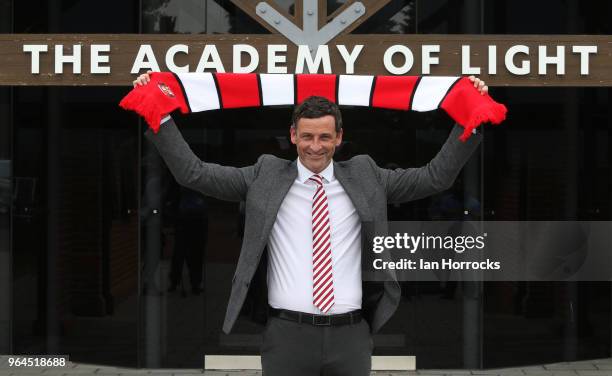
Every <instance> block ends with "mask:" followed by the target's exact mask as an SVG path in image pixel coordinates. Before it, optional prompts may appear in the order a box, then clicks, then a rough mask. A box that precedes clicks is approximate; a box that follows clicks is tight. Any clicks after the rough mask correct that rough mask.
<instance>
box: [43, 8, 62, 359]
mask: <svg viewBox="0 0 612 376" xmlns="http://www.w3.org/2000/svg"><path fill="white" fill-rule="evenodd" d="M47 17H48V18H47V20H48V23H49V32H50V33H59V32H60V31H61V30H60V17H61V1H59V0H50V1H49V2H48V16H47ZM60 94H61V89H60V88H57V87H49V88H47V129H46V131H47V177H46V181H47V251H46V260H45V261H46V262H45V264H44V265H46V273H45V274H46V275H45V277H46V288H45V289H46V301H45V308H46V322H45V327H46V340H47V349H46V353H47V354H58V353H59V352H60V349H59V335H60V333H59V315H58V308H59V283H58V282H59V281H58V278H59V275H58V260H59V251H60V249H59V230H60V225H59V220H60V208H61V202H60V199H61V187H60V184H61V177H60V175H61V171H62V170H61V164H60V151H61V150H62V149H61V146H60V141H61V124H62V123H61V103H60Z"/></svg>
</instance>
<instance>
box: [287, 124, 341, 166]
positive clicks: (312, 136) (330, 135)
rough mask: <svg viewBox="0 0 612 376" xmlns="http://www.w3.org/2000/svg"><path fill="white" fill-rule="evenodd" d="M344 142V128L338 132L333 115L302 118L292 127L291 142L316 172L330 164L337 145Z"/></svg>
mask: <svg viewBox="0 0 612 376" xmlns="http://www.w3.org/2000/svg"><path fill="white" fill-rule="evenodd" d="M341 142H342V129H341V130H340V132H336V121H335V119H334V117H333V116H332V115H325V116H323V117H320V118H316V119H305V118H301V119H299V120H298V122H297V124H296V125H295V127H291V143H293V144H295V146H296V148H297V153H298V156H299V158H300V161H301V162H302V164H303V165H304V166H305V167H306V168H308V169H309V170H310V171H312V172H314V173H319V172H321V171H323V170H324V169H325V168H326V167H327V165H329V163H330V161H331V159H332V157H333V156H334V152H335V151H336V146H338V145H340V143H341Z"/></svg>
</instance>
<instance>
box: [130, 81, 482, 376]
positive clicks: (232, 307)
mask: <svg viewBox="0 0 612 376" xmlns="http://www.w3.org/2000/svg"><path fill="white" fill-rule="evenodd" d="M471 79H472V81H473V82H474V86H475V87H477V88H478V89H479V90H480V91H481V93H485V92H486V91H487V87H486V86H485V85H484V82H482V81H481V80H479V79H477V78H474V77H471ZM148 82H149V77H148V74H144V75H141V76H140V77H139V78H138V79H137V80H135V81H134V86H136V85H144V84H146V83H148ZM292 120H293V123H292V126H291V128H290V136H291V142H292V143H293V144H294V145H296V149H297V154H298V158H297V159H296V160H295V161H288V160H283V159H279V158H277V157H274V156H272V155H262V156H261V157H260V158H259V159H258V160H257V162H256V163H255V164H254V165H252V166H248V167H243V168H235V167H228V166H220V165H218V164H213V163H206V162H203V161H201V160H199V159H198V158H197V157H196V156H195V155H194V154H193V153H192V151H191V150H190V148H189V146H188V145H187V143H186V142H185V140H184V139H183V137H182V136H181V134H180V132H179V131H178V128H177V127H176V125H175V123H174V121H173V120H172V119H171V118H170V117H166V118H165V119H164V120H162V125H161V127H160V130H159V133H157V134H154V133H153V132H152V131H151V130H147V132H146V137H147V138H148V139H149V140H150V141H151V142H153V144H155V146H156V148H157V149H158V151H159V152H160V154H161V155H162V157H163V159H164V160H165V161H166V164H167V165H168V167H169V169H170V171H171V172H172V174H173V175H174V177H175V178H176V180H177V182H178V183H179V184H182V185H184V186H186V187H188V188H191V189H194V190H197V191H200V192H202V193H204V194H206V195H210V196H212V197H216V198H218V199H222V200H230V201H245V202H246V204H245V205H246V209H245V231H244V238H243V243H242V249H241V252H240V258H239V260H238V265H237V268H236V273H235V275H234V278H233V279H232V292H231V296H230V299H229V303H228V307H227V313H226V317H225V322H224V325H223V330H224V332H226V333H229V331H230V330H231V328H232V326H233V325H234V322H235V321H236V318H237V316H238V314H239V313H240V311H241V309H242V308H243V305H245V300H246V297H247V293H249V292H250V293H254V290H255V288H254V285H255V284H257V282H258V278H257V276H261V275H262V273H264V274H263V275H264V277H265V281H264V285H265V286H264V289H263V290H264V292H265V294H263V295H262V294H259V295H257V294H255V295H256V296H258V297H256V298H255V299H256V300H264V301H265V303H266V310H265V318H267V323H266V328H265V330H264V332H263V344H262V348H261V356H262V367H263V371H264V374H265V375H272V376H274V375H319V374H322V375H369V373H370V369H371V354H372V348H373V342H372V334H373V333H375V332H377V331H378V330H379V329H380V328H381V327H382V326H383V324H384V323H385V322H386V321H387V320H388V319H389V318H390V317H391V316H392V314H393V313H394V311H395V310H396V308H397V306H398V304H399V299H400V288H399V284H398V283H397V281H396V280H388V281H381V282H365V281H363V280H362V275H361V265H362V257H363V253H362V251H361V223H362V222H364V221H386V220H387V203H400V202H406V201H411V200H416V199H420V198H423V197H426V196H429V195H432V194H434V193H437V192H440V191H443V190H445V189H447V188H449V187H450V186H451V185H452V183H453V181H454V180H455V178H456V176H457V175H458V174H459V171H460V170H461V168H462V167H463V165H464V164H465V163H466V162H467V160H468V159H469V157H470V155H471V154H472V152H473V151H474V150H475V149H476V147H477V146H478V144H479V143H480V139H481V135H479V134H475V135H473V136H472V137H470V138H469V139H468V141H467V142H465V143H463V142H461V141H459V135H460V134H461V133H462V128H460V127H459V126H457V125H455V127H454V128H453V130H452V131H451V134H450V136H449V138H448V140H447V141H446V143H445V144H444V145H443V146H442V149H441V150H440V152H439V153H438V154H437V155H436V157H434V159H433V160H432V161H431V162H430V163H429V164H427V165H426V166H424V167H421V168H412V169H395V170H389V169H383V168H380V167H378V166H377V165H376V163H375V162H374V161H373V160H372V159H371V158H370V157H369V156H367V155H360V156H357V157H354V158H352V159H351V160H349V161H346V162H334V161H333V156H334V152H335V149H336V147H337V146H338V145H340V143H341V142H342V138H343V135H344V130H343V127H342V117H341V114H340V111H339V109H338V107H337V105H336V104H334V103H331V102H329V101H328V100H326V99H325V98H322V97H310V98H307V99H306V100H305V101H304V102H302V103H301V104H299V105H297V106H296V107H295V109H294V113H293V119H292ZM256 275H257V276H256ZM253 305H254V306H255V305H256V304H255V303H253ZM252 311H256V309H255V308H252Z"/></svg>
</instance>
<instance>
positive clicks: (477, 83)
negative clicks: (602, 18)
mask: <svg viewBox="0 0 612 376" xmlns="http://www.w3.org/2000/svg"><path fill="white" fill-rule="evenodd" d="M143 76H144V75H143ZM468 78H469V79H470V81H472V82H473V83H474V87H475V88H476V89H478V91H479V92H480V95H485V94H486V93H488V92H489V87H488V86H487V85H485V82H484V81H483V80H481V79H480V78H477V77H474V76H470V77H468Z"/></svg>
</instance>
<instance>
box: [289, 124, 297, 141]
mask: <svg viewBox="0 0 612 376" xmlns="http://www.w3.org/2000/svg"><path fill="white" fill-rule="evenodd" d="M289 136H290V138H291V143H292V144H293V145H295V144H297V129H296V128H295V125H294V124H291V127H289Z"/></svg>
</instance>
